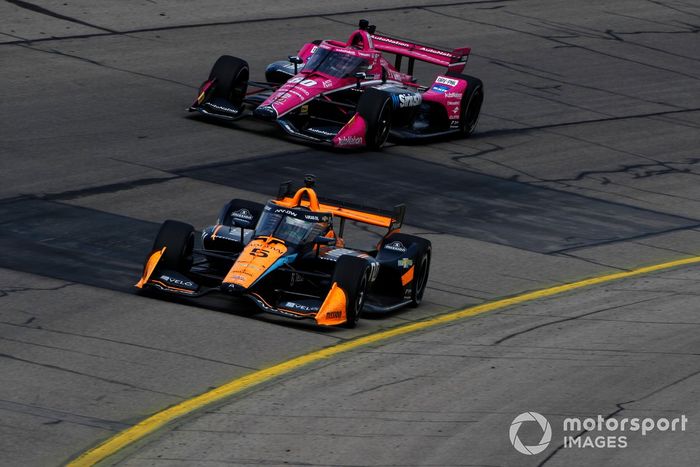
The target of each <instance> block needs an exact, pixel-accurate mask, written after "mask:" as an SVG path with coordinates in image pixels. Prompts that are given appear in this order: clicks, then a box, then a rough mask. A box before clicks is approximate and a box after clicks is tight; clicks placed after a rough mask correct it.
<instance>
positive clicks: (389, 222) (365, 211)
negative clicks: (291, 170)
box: [277, 181, 406, 235]
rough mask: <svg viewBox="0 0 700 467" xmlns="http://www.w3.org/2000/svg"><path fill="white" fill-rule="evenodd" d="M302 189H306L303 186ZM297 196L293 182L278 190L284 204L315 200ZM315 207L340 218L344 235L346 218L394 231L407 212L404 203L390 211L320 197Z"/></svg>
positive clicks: (278, 197)
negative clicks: (293, 190)
mask: <svg viewBox="0 0 700 467" xmlns="http://www.w3.org/2000/svg"><path fill="white" fill-rule="evenodd" d="M309 188H310V187H309ZM301 190H304V189H303V188H302V189H301ZM301 190H300V191H301ZM297 193H299V192H297ZM314 194H315V193H314ZM295 196H296V195H293V193H292V182H291V181H288V182H284V183H282V184H281V185H280V188H279V191H278V192H277V202H278V203H279V204H282V205H285V204H289V205H292V204H297V203H299V204H301V205H302V206H310V205H311V204H312V202H313V201H312V200H311V199H299V200H296V199H295ZM314 207H317V209H318V210H319V211H323V212H330V213H332V214H333V215H334V216H336V217H339V218H340V235H342V232H343V227H344V226H345V219H350V220H353V221H357V222H361V223H363V224H369V225H374V226H377V227H384V228H386V229H388V230H389V231H394V230H398V229H400V228H401V226H402V225H403V218H404V215H405V214H406V206H405V205H403V204H399V205H396V206H394V209H393V210H391V211H389V210H385V209H378V208H374V207H370V206H364V205H361V204H356V203H350V202H347V201H340V200H335V199H330V198H320V197H319V198H318V199H317V205H315V206H314Z"/></svg>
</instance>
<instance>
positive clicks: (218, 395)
mask: <svg viewBox="0 0 700 467" xmlns="http://www.w3.org/2000/svg"><path fill="white" fill-rule="evenodd" d="M696 263H700V256H694V257H691V258H685V259H679V260H676V261H670V262H666V263H660V264H654V265H651V266H646V267H642V268H638V269H633V270H631V271H624V272H617V273H614V274H606V275H603V276H597V277H592V278H590V279H584V280H581V281H577V282H571V283H568V284H563V285H558V286H555V287H549V288H546V289H541V290H536V291H534V292H527V293H524V294H521V295H516V296H514V297H510V298H504V299H501V300H496V301H493V302H488V303H483V304H481V305H476V306H472V307H469V308H465V309H462V310H457V311H453V312H450V313H447V314H444V315H440V316H436V317H433V318H428V319H426V320H424V321H418V322H415V323H410V324H404V325H401V326H397V327H395V328H392V329H388V330H386V331H380V332H376V333H373V334H369V335H366V336H363V337H358V338H357V339H353V340H349V341H346V342H342V343H340V344H336V345H333V346H331V347H326V348H324V349H320V350H316V351H313V352H311V353H308V354H306V355H301V356H299V357H296V358H292V359H291V360H287V361H284V362H282V363H279V364H277V365H274V366H271V367H269V368H265V369H264V370H259V371H255V372H253V373H249V374H247V375H245V376H242V377H240V378H237V379H234V380H233V381H230V382H228V383H226V384H224V385H222V386H219V387H218V388H215V389H212V390H211V391H208V392H205V393H204V394H200V395H199V396H195V397H193V398H191V399H187V400H185V401H183V402H180V403H179V404H177V405H174V406H172V407H170V408H167V409H165V410H163V411H161V412H158V413H156V414H155V415H152V416H150V417H148V418H147V419H145V420H143V421H142V422H140V423H138V424H136V425H134V426H132V427H131V428H127V429H126V430H124V431H122V432H121V433H118V434H117V435H115V436H113V437H112V438H109V439H108V440H106V441H105V442H103V443H102V444H100V445H98V446H96V447H94V448H92V449H90V450H88V451H85V452H84V453H83V454H81V455H80V456H79V457H77V458H76V459H75V460H73V461H71V462H70V463H69V464H68V466H69V467H84V466H92V465H95V464H96V463H98V462H101V461H103V460H105V459H107V458H108V457H110V456H112V455H114V454H116V453H117V452H119V451H120V450H122V449H124V448H125V447H127V446H129V445H130V444H133V443H135V442H136V441H139V440H141V439H143V438H144V437H146V436H148V435H150V434H152V433H154V432H155V431H157V430H159V429H160V428H162V427H163V426H165V425H166V424H168V423H170V422H172V421H174V420H176V419H178V418H181V417H183V416H185V415H188V414H190V413H192V412H194V411H196V410H198V409H201V408H202V407H205V406H207V405H210V404H213V403H215V402H219V401H221V400H223V399H225V398H227V397H229V396H231V395H233V394H236V393H238V392H241V391H243V390H245V389H248V388H251V387H253V386H256V385H258V384H261V383H263V382H266V381H269V380H271V379H272V378H276V377H278V376H282V375H285V374H288V373H290V372H292V371H294V370H296V369H298V368H301V367H303V366H306V365H309V364H311V363H314V362H318V361H320V360H323V359H326V358H329V357H333V356H335V355H338V354H340V353H343V352H347V351H350V350H354V349H357V348H360V347H363V346H366V345H370V344H375V343H378V342H381V341H385V340H387V339H390V338H392V337H396V336H402V335H405V334H410V333H413V332H416V331H421V330H424V329H428V328H432V327H434V326H438V325H441V324H446V323H451V322H453V321H457V320H460V319H463V318H468V317H471V316H476V315H480V314H483V313H487V312H489V311H494V310H499V309H501V308H505V307H508V306H512V305H517V304H520V303H524V302H529V301H532V300H537V299H540V298H546V297H551V296H553V295H558V294H561V293H564V292H569V291H572V290H576V289H581V288H584V287H590V286H592V285H597V284H602V283H605V282H611V281H615V280H619V279H625V278H628V277H634V276H639V275H642V274H649V273H652V272H657V271H663V270H665V269H671V268H675V267H678V266H685V265H689V264H696Z"/></svg>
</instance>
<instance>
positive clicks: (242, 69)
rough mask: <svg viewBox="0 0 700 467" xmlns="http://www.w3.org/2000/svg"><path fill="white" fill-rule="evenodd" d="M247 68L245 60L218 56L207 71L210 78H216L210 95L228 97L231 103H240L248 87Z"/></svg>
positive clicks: (248, 72) (237, 104)
mask: <svg viewBox="0 0 700 467" xmlns="http://www.w3.org/2000/svg"><path fill="white" fill-rule="evenodd" d="M249 70H250V68H249V67H248V62H246V61H245V60H242V59H240V58H237V57H232V56H230V55H222V56H221V57H219V59H218V60H217V61H216V63H215V64H214V67H213V68H212V69H211V73H209V79H210V80H212V79H216V83H215V84H214V91H213V94H212V95H213V96H214V97H223V98H224V99H228V100H229V101H230V102H231V103H232V104H233V105H236V106H239V105H241V104H242V103H243V98H244V97H245V93H246V90H247V89H248V78H249V76H250V71H249Z"/></svg>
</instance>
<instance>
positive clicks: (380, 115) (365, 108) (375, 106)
mask: <svg viewBox="0 0 700 467" xmlns="http://www.w3.org/2000/svg"><path fill="white" fill-rule="evenodd" d="M357 113H359V114H360V115H361V116H362V118H364V119H365V122H367V133H366V134H365V141H366V143H367V147H368V148H370V149H379V148H381V147H382V145H383V144H384V143H385V142H386V140H387V139H388V138H389V132H390V131H391V119H392V113H393V104H392V100H391V96H390V95H388V94H386V93H385V92H382V91H380V90H378V89H372V88H370V89H367V90H366V91H365V92H364V94H362V96H361V97H360V100H359V102H358V103H357Z"/></svg>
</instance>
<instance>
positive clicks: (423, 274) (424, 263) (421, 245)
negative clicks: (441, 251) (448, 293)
mask: <svg viewBox="0 0 700 467" xmlns="http://www.w3.org/2000/svg"><path fill="white" fill-rule="evenodd" d="M396 241H399V242H401V243H402V244H403V245H404V246H405V247H406V248H409V249H411V248H413V246H414V245H415V246H416V253H415V254H414V256H413V267H415V270H414V272H413V285H412V289H411V303H410V306H411V307H413V308H416V307H417V306H418V305H420V304H421V302H422V301H423V294H424V293H425V289H426V287H427V284H428V275H429V274H430V258H431V256H432V252H433V248H432V244H431V243H430V240H426V239H424V238H421V237H416V236H414V235H408V234H403V233H395V234H393V235H391V236H390V237H388V238H387V239H386V240H384V243H385V244H387V243H391V242H396Z"/></svg>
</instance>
